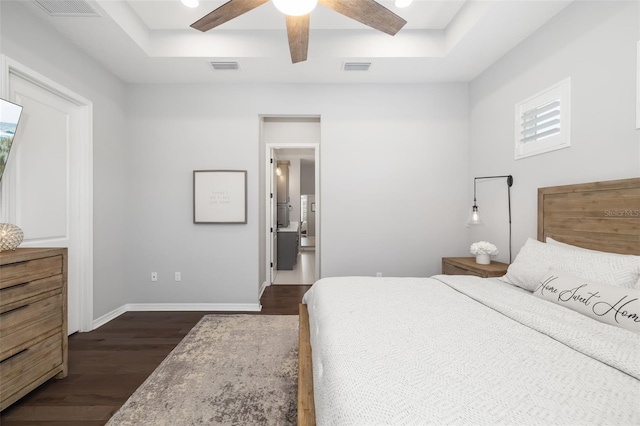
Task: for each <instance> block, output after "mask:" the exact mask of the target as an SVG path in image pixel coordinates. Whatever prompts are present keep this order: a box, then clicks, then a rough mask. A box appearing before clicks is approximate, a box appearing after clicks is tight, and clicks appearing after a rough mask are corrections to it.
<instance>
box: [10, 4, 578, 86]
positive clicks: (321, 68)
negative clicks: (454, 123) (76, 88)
mask: <svg viewBox="0 0 640 426" xmlns="http://www.w3.org/2000/svg"><path fill="white" fill-rule="evenodd" d="M3 1H6V0H3ZM57 1H60V0H57ZM66 1H69V0H66ZM72 1H78V0H72ZM352 1H359V0H352ZM571 1H572V0H490V1H476V0H414V3H413V4H412V5H410V6H409V7H407V8H405V9H397V8H396V7H395V6H394V5H393V1H388V0H379V1H378V2H379V3H381V4H382V5H384V6H385V7H387V8H388V9H390V10H392V11H393V12H395V13H396V14H398V15H400V16H402V17H403V18H404V19H406V20H407V25H405V27H404V28H403V29H402V30H400V32H399V33H398V34H396V35H395V36H393V37H392V36H389V35H387V34H384V33H381V32H378V31H376V30H373V29H370V28H369V27H367V26H364V25H362V24H360V23H358V22H356V21H353V20H351V19H349V18H347V17H344V16H343V15H340V14H339V13H337V12H334V11H333V10H330V9H327V8H325V7H323V6H321V5H318V6H317V7H316V9H315V10H314V11H312V12H311V31H310V42H309V54H308V60H307V61H306V62H301V63H298V64H291V59H290V56H289V46H288V42H287V34H286V29H285V21H284V16H283V15H282V14H281V13H279V12H278V11H277V10H276V9H275V7H274V6H273V4H272V3H270V2H269V3H267V4H264V5H262V6H259V7H258V8H256V9H254V10H252V11H250V12H248V13H246V14H244V15H242V16H240V17H238V18H236V19H234V20H232V21H230V22H228V23H225V24H223V25H221V26H220V27H217V28H214V29H212V30H210V31H208V32H206V33H202V32H200V31H197V30H194V29H192V28H190V27H189V25H190V24H191V23H193V22H195V21H196V20H198V19H199V18H201V17H202V16H204V15H205V14H207V13H209V12H210V11H212V10H214V9H215V8H216V7H219V6H220V5H222V4H224V3H225V1H218V0H201V2H200V6H199V7H198V8H196V9H189V8H187V7H185V6H183V5H182V4H181V3H180V0H88V1H87V2H88V3H89V4H90V6H91V7H92V8H93V9H94V10H95V11H96V12H97V16H68V15H66V16H54V15H51V14H49V13H48V12H47V11H45V9H44V8H42V7H41V6H39V5H38V4H37V3H36V2H35V1H33V0H28V1H26V3H27V5H28V7H29V8H30V10H31V11H32V12H33V13H35V14H37V15H38V16H40V17H42V18H43V19H45V20H46V21H48V22H50V23H51V24H52V25H53V26H54V27H55V28H56V29H57V30H58V31H59V32H60V33H62V34H63V35H65V36H66V37H67V38H69V39H70V40H71V41H72V42H73V43H75V44H77V45H78V46H79V47H80V48H82V49H83V50H84V51H86V52H87V53H88V54H89V55H91V56H93V57H95V58H96V59H97V60H98V61H99V62H101V63H102V64H103V65H104V66H105V67H106V68H107V69H109V70H110V71H111V72H113V73H114V74H116V75H117V76H118V77H120V78H121V79H122V80H123V81H125V82H128V83H216V82H220V83H248V82H249V83H423V82H425V83H427V82H459V81H469V80H471V79H473V78H475V77H476V76H478V75H479V74H480V73H481V72H482V71H484V70H485V69H486V68H487V67H488V66H489V65H491V64H492V63H493V62H495V61H496V60H497V59H499V58H500V57H501V56H503V55H504V54H505V53H506V52H508V51H509V50H510V49H511V48H513V47H514V46H515V45H517V44H518V43H519V42H521V41H522V40H523V39H525V38H526V37H527V36H528V35H530V34H531V33H533V32H534V31H535V30H537V29H538V28H539V27H540V26H542V25H543V24H544V23H545V22H547V21H548V20H549V19H551V18H552V17H553V16H554V15H555V14H557V13H558V12H559V11H560V10H562V9H563V8H564V7H566V6H567V5H568V4H569V3H571ZM211 61H237V62H238V63H239V66H240V69H239V70H235V71H229V70H223V71H220V70H214V69H213V68H212V67H211V65H210V62H211ZM345 61H355V62H371V63H372V66H371V68H370V70H369V71H367V72H360V71H342V69H341V68H342V64H343V63H344V62H345Z"/></svg>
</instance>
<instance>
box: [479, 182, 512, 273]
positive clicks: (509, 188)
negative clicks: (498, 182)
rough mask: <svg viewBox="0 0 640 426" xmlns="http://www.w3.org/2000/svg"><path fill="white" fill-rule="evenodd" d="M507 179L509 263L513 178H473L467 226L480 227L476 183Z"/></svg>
mask: <svg viewBox="0 0 640 426" xmlns="http://www.w3.org/2000/svg"><path fill="white" fill-rule="evenodd" d="M500 178H506V179H507V200H508V205H509V263H511V187H512V186H513V176H511V175H505V176H480V177H475V178H473V207H472V208H471V216H470V217H469V225H472V226H473V225H480V224H482V220H481V219H480V212H479V211H478V203H477V200H476V182H477V181H478V180H484V179H500Z"/></svg>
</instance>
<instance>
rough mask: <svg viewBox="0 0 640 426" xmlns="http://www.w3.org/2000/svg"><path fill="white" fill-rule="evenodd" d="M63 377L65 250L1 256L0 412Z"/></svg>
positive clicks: (18, 251)
mask: <svg viewBox="0 0 640 426" xmlns="http://www.w3.org/2000/svg"><path fill="white" fill-rule="evenodd" d="M66 375H67V249H66V248H23V249H20V248H19V249H16V250H15V251H3V252H0V384H1V385H0V410H4V409H5V408H7V407H8V406H9V405H11V404H13V403H14V402H16V401H17V400H18V399H20V398H21V397H23V396H24V395H25V394H27V393H28V392H30V391H32V390H33V389H35V388H36V387H38V386H40V385H41V384H42V383H44V382H45V381H47V380H49V379H50V378H52V377H56V378H60V379H61V378H63V377H66Z"/></svg>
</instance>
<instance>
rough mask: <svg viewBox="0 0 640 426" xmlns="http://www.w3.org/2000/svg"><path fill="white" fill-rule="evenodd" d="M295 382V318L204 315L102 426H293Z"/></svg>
mask: <svg viewBox="0 0 640 426" xmlns="http://www.w3.org/2000/svg"><path fill="white" fill-rule="evenodd" d="M297 376H298V316H297V315H206V316H204V317H203V318H202V319H201V320H200V322H199V323H198V324H196V326H195V327H194V328H193V329H192V330H191V331H190V332H189V333H188V334H187V335H186V336H185V338H184V339H183V340H182V341H181V342H180V343H179V344H178V346H176V347H175V349H174V350H173V351H172V352H171V353H170V354H169V356H167V358H166V359H165V360H164V361H162V363H161V364H160V365H159V366H158V368H157V369H156V370H155V371H154V372H153V373H152V374H151V376H149V378H147V380H146V381H145V382H144V383H143V384H142V385H141V386H140V387H139V388H138V389H137V390H136V391H135V393H134V394H133V395H132V396H131V397H130V398H129V399H128V400H127V402H126V403H125V404H124V405H123V406H122V407H121V408H120V410H118V412H117V413H116V414H115V415H114V416H113V417H112V418H111V419H110V420H109V422H108V423H107V425H109V426H116V425H118V426H119V425H136V426H140V425H153V426H161V425H172V426H174V425H293V424H295V423H296V420H297Z"/></svg>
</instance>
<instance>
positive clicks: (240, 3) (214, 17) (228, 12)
mask: <svg viewBox="0 0 640 426" xmlns="http://www.w3.org/2000/svg"><path fill="white" fill-rule="evenodd" d="M268 1H269V0H230V1H228V2H227V3H225V4H223V5H222V6H220V7H219V8H217V9H215V10H214V11H213V12H211V13H209V14H207V15H205V16H203V17H202V18H200V19H198V20H197V21H196V22H194V23H193V24H191V27H192V28H195V29H196V30H200V31H202V32H204V31H209V30H210V29H211V28H215V27H217V26H218V25H221V24H224V23H225V22H227V21H230V20H232V19H233V18H237V17H238V16H240V15H242V14H243V13H247V12H249V11H250V10H253V9H255V8H256V7H258V6H260V5H263V4H265V3H266V2H268Z"/></svg>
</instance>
